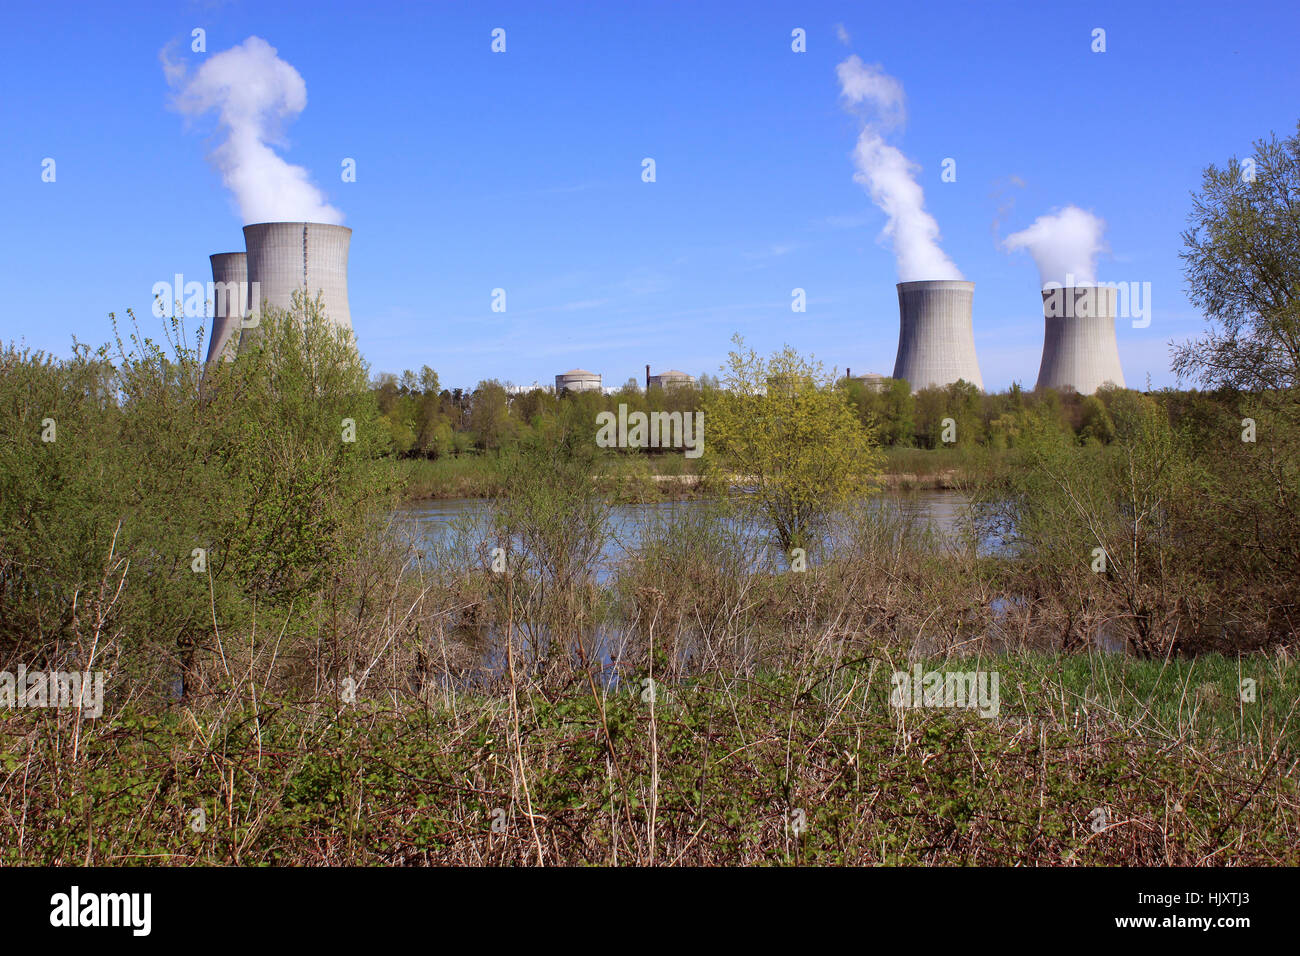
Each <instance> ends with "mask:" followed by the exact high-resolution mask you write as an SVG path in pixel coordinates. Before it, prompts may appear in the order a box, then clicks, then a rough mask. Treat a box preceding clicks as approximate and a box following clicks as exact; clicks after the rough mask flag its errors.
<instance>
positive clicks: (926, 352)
mask: <svg viewBox="0 0 1300 956" xmlns="http://www.w3.org/2000/svg"><path fill="white" fill-rule="evenodd" d="M974 297H975V283H974V282H962V281H958V280H953V279H940V280H926V281H920V282H900V283H898V318H899V332H898V357H897V358H896V359H895V360H894V378H901V379H904V380H905V381H906V382H907V383H908V384H909V385H910V386H911V387H912V391H913V392H917V391H920V390H921V389H923V388H928V387H930V386H932V385H950V384H952V383H953V382H956V381H957V380H958V379H964V380H965V381H967V382H970V383H972V384H974V385H976V386H977V387H978V388H980V389H981V390H982V389H983V388H984V378H983V376H981V375H980V367H979V361H978V360H977V359H976V357H975V331H974V328H973V327H972V325H971V303H972V300H973V299H974Z"/></svg>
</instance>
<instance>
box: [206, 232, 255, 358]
mask: <svg viewBox="0 0 1300 956" xmlns="http://www.w3.org/2000/svg"><path fill="white" fill-rule="evenodd" d="M208 258H209V259H210V260H211V262H212V288H213V303H212V310H213V311H212V315H213V318H212V334H211V336H210V337H209V338H208V357H207V361H209V362H215V361H216V360H217V359H219V358H220V359H226V360H230V359H233V358H234V357H235V352H236V350H237V349H238V348H239V331H240V325H241V323H242V320H243V318H244V316H245V315H247V314H248V258H247V257H246V256H245V255H244V253H242V252H218V253H216V254H215V255H212V256H209V257H208Z"/></svg>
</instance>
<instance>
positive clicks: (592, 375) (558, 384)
mask: <svg viewBox="0 0 1300 956" xmlns="http://www.w3.org/2000/svg"><path fill="white" fill-rule="evenodd" d="M599 391H601V387H600V373H599V372H588V371H587V370H586V369H583V368H571V369H569V370H568V371H567V372H562V373H561V374H559V375H557V376H555V394H556V395H561V394H563V393H564V392H599Z"/></svg>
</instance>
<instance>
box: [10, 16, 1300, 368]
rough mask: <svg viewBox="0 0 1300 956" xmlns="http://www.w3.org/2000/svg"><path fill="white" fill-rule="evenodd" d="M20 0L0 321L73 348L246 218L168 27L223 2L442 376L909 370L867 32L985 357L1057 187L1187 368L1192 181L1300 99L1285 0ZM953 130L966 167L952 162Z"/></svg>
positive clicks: (423, 357)
mask: <svg viewBox="0 0 1300 956" xmlns="http://www.w3.org/2000/svg"><path fill="white" fill-rule="evenodd" d="M5 19H6V29H5V31H4V34H3V39H0V209H2V210H3V214H4V220H5V225H6V235H7V237H8V238H7V240H6V241H5V243H4V254H3V256H0V281H2V282H3V284H4V288H5V289H6V291H7V293H8V301H9V303H10V307H9V308H8V309H6V310H5V313H4V318H3V320H2V322H0V338H3V339H4V340H5V341H10V340H13V341H19V342H24V343H26V344H28V345H30V346H32V347H36V348H42V349H47V350H51V351H54V352H56V353H60V354H66V353H67V352H68V351H69V350H70V346H71V341H72V337H73V336H74V335H75V336H76V337H77V338H79V339H81V340H83V341H89V342H92V343H98V342H101V341H105V340H107V338H108V336H109V326H108V321H107V313H108V312H109V311H117V312H118V313H119V314H120V313H122V312H124V311H125V309H126V308H128V307H131V308H134V309H135V310H136V312H137V314H139V315H142V316H143V325H144V327H145V329H146V330H148V331H153V330H155V329H157V328H158V327H159V326H160V320H157V319H154V318H153V317H152V316H151V315H150V303H151V301H152V294H151V289H152V287H153V284H154V283H155V282H158V281H160V280H166V279H169V278H170V277H171V276H172V275H173V274H174V273H177V272H180V273H183V274H184V275H185V276H186V277H187V278H195V279H200V280H202V281H205V282H206V281H207V280H208V279H209V278H210V272H209V269H208V258H207V257H208V255H209V254H210V253H213V252H225V251H233V250H238V249H242V247H243V244H242V235H241V232H240V227H241V225H242V222H241V219H240V216H239V213H238V211H237V210H236V207H235V205H234V202H233V200H232V198H231V196H230V194H229V193H228V192H227V190H226V189H225V188H224V187H223V185H222V183H221V180H220V177H219V175H218V174H217V173H216V172H215V171H214V170H213V168H212V167H211V165H210V164H209V162H208V160H207V158H206V157H207V154H208V153H209V152H210V150H211V148H212V147H213V146H214V145H215V143H216V142H217V140H216V139H215V138H214V130H213V124H212V123H211V122H206V123H205V122H202V121H200V122H194V121H189V120H186V119H185V118H184V117H182V116H180V115H179V114H178V113H177V112H175V111H174V110H173V109H170V108H169V106H168V100H169V88H168V86H167V83H166V81H165V79H164V76H163V71H162V68H161V65H160V62H159V52H160V51H161V50H162V49H163V47H164V46H165V45H166V44H168V43H169V42H175V43H176V44H178V46H177V48H176V49H177V54H176V55H177V57H178V58H180V59H183V60H186V61H187V62H188V63H190V65H191V66H192V67H196V66H197V65H198V63H199V61H200V58H201V55H200V54H194V53H191V52H190V51H189V46H190V44H189V37H190V31H191V30H192V29H193V28H195V27H203V28H204V29H206V31H207V50H208V55H211V54H213V53H216V52H219V51H221V50H224V49H226V48H228V47H231V46H233V45H235V44H237V43H240V42H242V41H244V40H245V39H246V38H248V37H249V36H254V35H255V36H259V37H262V38H264V39H265V40H267V41H268V42H269V43H270V44H271V45H272V46H274V47H275V48H276V49H277V50H278V51H279V55H280V57H281V58H283V59H284V60H286V61H287V62H289V63H290V64H292V65H293V66H294V67H295V68H296V69H297V70H298V71H299V72H300V73H301V74H302V76H303V78H304V79H305V81H306V84H307V95H308V103H307V107H306V110H305V111H304V112H303V113H302V115H301V116H299V117H298V118H297V120H296V121H295V122H293V123H292V124H291V125H290V126H288V128H287V129H286V130H285V139H284V143H283V145H282V148H281V149H280V153H281V155H282V156H283V157H284V158H285V159H286V160H288V161H289V162H291V163H294V164H297V165H301V166H304V167H306V168H307V169H308V170H309V171H310V172H311V174H312V178H313V180H314V181H315V183H316V184H317V185H318V186H320V187H321V189H322V190H323V191H324V193H325V196H326V198H327V199H328V201H329V202H330V203H332V204H333V205H335V206H337V207H338V208H340V209H341V210H342V211H343V212H344V214H345V217H346V218H345V225H348V226H350V227H352V229H353V230H354V233H353V238H352V252H351V262H350V271H349V286H350V298H351V308H352V316H353V324H354V327H355V329H356V333H357V337H358V342H359V345H360V347H361V350H362V352H363V353H364V355H365V356H366V358H367V360H368V361H369V362H370V363H371V366H372V368H373V369H374V370H375V371H381V370H382V371H396V372H399V371H401V370H402V369H404V368H418V367H419V366H420V365H422V364H428V365H431V366H433V367H434V368H435V369H437V371H438V372H439V374H440V375H441V378H442V381H443V383H444V385H449V386H457V385H460V386H473V385H474V384H475V383H476V382H478V381H479V380H482V379H487V378H497V379H499V380H502V381H511V382H515V383H518V384H527V383H531V382H532V381H534V380H537V381H541V382H544V383H545V382H548V381H551V380H552V378H553V376H554V375H555V373H557V372H560V371H563V370H565V369H568V368H571V367H574V366H580V367H583V368H588V369H592V370H595V371H598V372H601V373H602V374H603V375H604V376H605V382H606V384H621V383H622V382H623V381H625V380H626V379H627V378H629V377H633V376H635V377H638V378H639V377H640V376H641V375H642V374H643V369H644V365H645V364H646V363H647V362H649V363H651V364H652V365H653V366H654V367H655V369H656V370H661V369H666V368H678V369H682V370H684V371H687V372H691V373H695V374H698V373H700V372H710V373H713V372H716V371H717V368H718V366H719V364H720V363H721V362H722V361H723V359H724V358H725V355H726V353H727V351H728V349H729V348H730V344H729V340H730V338H731V336H732V335H733V334H735V333H737V332H739V333H740V334H742V335H743V336H744V337H745V339H746V341H747V343H748V344H750V345H752V346H754V347H755V348H757V349H759V350H760V351H765V352H766V351H771V350H773V349H775V348H778V347H780V346H781V345H782V344H784V343H789V344H791V345H793V346H795V347H796V348H798V349H799V350H800V351H802V352H804V353H813V354H815V355H816V356H817V358H819V359H821V360H822V361H824V362H825V363H826V364H827V366H834V367H838V368H839V369H841V370H842V369H844V368H845V367H851V368H852V369H853V370H854V371H855V372H858V373H860V372H867V371H878V372H883V373H886V374H887V373H889V372H890V371H891V370H892V367H893V361H894V353H895V349H896V346H897V336H898V316H897V298H896V293H895V289H894V283H895V282H896V281H897V276H896V272H895V264H894V257H893V255H892V253H891V252H890V250H889V248H888V246H887V245H884V244H882V243H881V242H880V241H879V233H880V229H881V227H882V225H883V224H884V221H885V220H884V216H883V215H882V214H881V212H880V211H879V210H878V209H876V207H875V206H873V205H872V203H871V201H870V199H869V198H868V196H867V195H866V194H865V192H864V191H863V189H862V187H861V186H859V185H858V184H857V183H855V182H854V181H853V171H854V170H853V163H852V158H851V151H852V149H853V146H854V143H855V140H856V137H857V132H858V125H857V121H856V120H855V119H854V118H853V117H852V116H851V115H849V114H848V113H846V112H845V111H844V110H843V109H842V108H841V105H840V102H839V87H838V83H837V79H836V72H835V66H836V64H837V63H839V62H840V61H841V60H843V59H845V57H847V56H848V55H850V54H857V55H858V56H859V57H861V58H862V60H864V61H865V62H867V63H879V64H880V65H881V66H882V67H883V69H884V70H885V71H887V72H888V73H889V74H891V75H892V76H894V77H895V78H897V79H898V80H899V81H900V82H901V83H902V84H903V88H904V90H905V91H906V94H907V114H908V115H907V124H906V127H905V128H904V129H902V130H901V132H899V133H898V134H897V135H895V136H893V137H892V140H891V141H892V142H894V143H895V144H897V145H898V146H899V147H900V148H902V149H903V151H904V152H905V153H907V155H908V156H909V157H911V158H912V159H913V160H914V161H915V162H917V163H918V164H920V166H921V167H922V169H921V173H920V175H919V180H920V182H921V184H922V186H923V187H924V189H925V194H926V205H927V208H928V210H929V211H930V213H931V214H932V215H933V216H934V217H935V218H936V219H937V221H938V223H939V225H940V228H941V230H942V234H943V243H942V244H943V248H944V250H945V252H946V253H947V254H948V255H949V256H950V257H951V258H952V259H953V261H954V262H955V263H956V264H957V266H958V268H960V269H961V270H962V272H963V273H964V274H965V276H966V277H967V278H968V279H971V280H973V281H974V282H975V305H974V325H975V338H976V347H977V350H978V353H979V359H980V364H981V367H982V370H983V375H984V381H985V385H986V387H987V388H990V389H1002V388H1005V387H1007V386H1008V385H1009V384H1010V383H1011V382H1012V380H1017V381H1020V382H1022V383H1024V384H1027V385H1030V386H1032V384H1033V381H1034V378H1035V377H1036V374H1037V371H1038V360H1039V354H1040V350H1041V347H1042V318H1041V311H1040V301H1039V297H1038V286H1039V282H1038V275H1037V272H1036V270H1035V268H1034V264H1033V262H1032V260H1031V259H1030V258H1029V256H1028V255H1027V254H1025V253H1023V252H1021V253H1017V254H1015V255H1009V254H1007V253H1006V252H1004V251H1002V250H1001V249H1000V248H999V245H998V237H999V236H1002V237H1005V236H1006V235H1007V234H1008V233H1010V232H1012V231H1015V230H1017V229H1022V228H1024V227H1025V226H1027V225H1028V224H1029V223H1031V222H1032V221H1033V220H1034V219H1035V218H1036V217H1038V216H1039V215H1042V214H1043V213H1046V212H1048V211H1049V210H1051V209H1053V208H1056V207H1059V206H1063V205H1066V204H1070V203H1073V204H1076V205H1078V206H1081V207H1083V208H1084V209H1088V210H1091V211H1093V212H1094V213H1096V214H1097V215H1099V216H1101V217H1102V218H1103V219H1105V220H1106V222H1107V225H1108V228H1107V232H1106V239H1107V242H1108V245H1109V247H1110V253H1109V254H1107V255H1105V256H1103V257H1102V259H1101V261H1100V265H1099V270H1098V271H1099V278H1100V279H1102V280H1109V281H1136V282H1150V283H1151V294H1152V304H1153V309H1152V320H1151V323H1150V325H1149V327H1147V328H1145V329H1134V328H1131V327H1130V326H1129V323H1127V322H1121V323H1120V324H1119V330H1118V336H1119V346H1120V356H1121V360H1122V362H1123V365H1124V370H1125V374H1126V376H1127V378H1128V382H1129V384H1130V385H1131V386H1134V387H1143V386H1144V385H1145V382H1146V380H1147V377H1148V376H1149V377H1150V381H1151V382H1152V384H1153V385H1156V386H1160V385H1164V384H1173V383H1174V379H1173V376H1172V375H1171V373H1170V372H1169V370H1168V368H1169V359H1168V354H1167V353H1168V347H1167V343H1168V342H1169V341H1170V340H1171V339H1173V340H1181V339H1183V338H1185V337H1187V336H1188V335H1191V334H1194V333H1195V332H1197V331H1198V330H1199V329H1200V328H1201V327H1202V323H1201V319H1200V317H1199V316H1198V315H1197V314H1196V312H1195V310H1194V309H1193V308H1192V307H1191V305H1190V304H1189V303H1188V302H1187V301H1186V298H1185V296H1184V283H1183V278H1182V271H1181V263H1180V261H1179V259H1178V253H1179V250H1180V249H1181V241H1180V239H1179V232H1180V230H1181V229H1182V228H1183V227H1184V223H1185V219H1186V215H1187V212H1188V209H1189V206H1190V200H1189V192H1190V191H1191V190H1193V189H1194V188H1196V187H1197V186H1198V184H1199V180H1200V173H1201V170H1202V169H1203V168H1204V166H1205V165H1206V164H1208V163H1210V162H1224V161H1226V160H1227V159H1228V157H1230V156H1232V155H1238V156H1244V155H1247V154H1248V153H1249V150H1250V144H1251V142H1252V141H1253V140H1254V139H1257V138H1259V137H1261V136H1265V135H1267V134H1268V133H1270V132H1276V133H1278V134H1279V135H1288V134H1290V133H1291V132H1293V131H1294V129H1295V124H1296V121H1297V118H1300V95H1298V94H1300V82H1298V79H1300V67H1297V62H1298V61H1300V57H1297V40H1296V38H1297V35H1298V31H1297V27H1300V7H1297V5H1296V4H1294V3H1290V2H1287V3H1283V2H1278V3H1267V4H1265V3H1237V4H1224V3H1209V2H1196V0H1193V2H1185V3H1160V4H1154V3H1152V4H1130V3H1086V4H1085V3H1080V4H1072V3H1024V4H1009V3H965V2H961V3H957V2H954V3H935V4H913V3H905V4H892V5H881V4H870V5H868V4H863V3H816V2H811V3H809V2H801V3H790V4H779V3H762V2H748V3H709V2H700V3H680V4H678V3H661V2H656V3H649V4H623V3H618V4H578V3H556V4H549V3H547V4H542V3H536V2H531V3H475V4H462V3H427V4H389V3H384V2H381V0H374V2H367V3H355V2H348V3H338V4H333V3H329V2H324V0H317V2H313V3H310V4H305V3H304V4H272V3H265V2H260V3H259V2H246V0H238V2H230V3H195V4H185V3H159V4H142V3H132V2H129V0H127V2H124V3H121V4H113V5H99V4H86V5H63V4H58V3H46V4H40V5H35V4H33V5H23V6H21V7H19V6H13V7H11V8H10V9H8V10H7V11H6V17H5ZM840 25H842V27H843V30H844V32H845V33H846V34H847V38H848V42H847V43H845V42H843V41H842V40H841V39H840V38H839V37H838V36H837V26H840ZM496 27H501V28H504V29H505V30H506V37H507V51H506V53H504V54H494V53H492V52H491V50H490V42H491V37H490V34H491V31H492V29H493V28H496ZM796 27H801V28H803V29H805V30H806V31H807V37H808V40H807V46H808V49H807V52H806V53H794V52H792V51H791V48H790V47H791V30H792V29H794V28H796ZM1096 27H1101V28H1103V29H1105V30H1106V45H1107V50H1106V52H1105V53H1093V52H1091V49H1090V44H1091V32H1092V30H1093V29H1094V28H1096ZM45 157H52V158H54V159H55V161H56V163H57V180H56V182H54V183H45V182H42V181H41V163H42V160H43V159H44V158H45ZM344 157H352V158H354V159H355V160H356V163H357V181H356V182H355V183H344V182H342V181H341V178H340V171H341V165H340V164H341V162H342V160H343V158H344ZM644 157H653V158H654V160H655V162H656V171H657V181H656V182H654V183H644V182H642V180H641V161H642V159H643V158H644ZM947 157H952V158H954V159H956V161H957V181H956V182H951V183H945V182H942V181H941V178H940V174H941V172H942V169H941V163H942V161H943V159H944V158H947ZM498 287H500V288H504V289H505V290H506V293H507V304H508V308H507V311H506V312H505V313H504V314H502V313H494V312H492V311H491V295H492V290H493V289H494V288H498ZM795 287H800V288H803V289H805V290H807V297H808V307H807V311H806V312H805V313H802V314H797V313H794V312H792V311H791V308H790V302H791V290H792V289H793V288H795Z"/></svg>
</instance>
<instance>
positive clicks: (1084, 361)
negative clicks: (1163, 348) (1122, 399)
mask: <svg viewBox="0 0 1300 956" xmlns="http://www.w3.org/2000/svg"><path fill="white" fill-rule="evenodd" d="M1117 299H1118V290H1117V289H1112V288H1108V287H1106V286H1065V287H1062V288H1055V289H1044V290H1043V361H1042V364H1040V365H1039V367H1038V385H1037V386H1036V387H1037V388H1055V389H1062V388H1066V387H1069V388H1073V389H1074V390H1075V391H1076V392H1078V393H1079V394H1081V395H1091V394H1092V393H1093V392H1095V391H1097V389H1098V388H1100V387H1101V386H1102V385H1104V384H1106V383H1107V382H1110V383H1111V384H1113V385H1118V386H1119V387H1120V388H1123V387H1124V369H1123V368H1122V367H1121V366H1120V363H1119V345H1118V344H1117V343H1116V341H1115V311H1116V309H1115V306H1116V301H1117Z"/></svg>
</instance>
